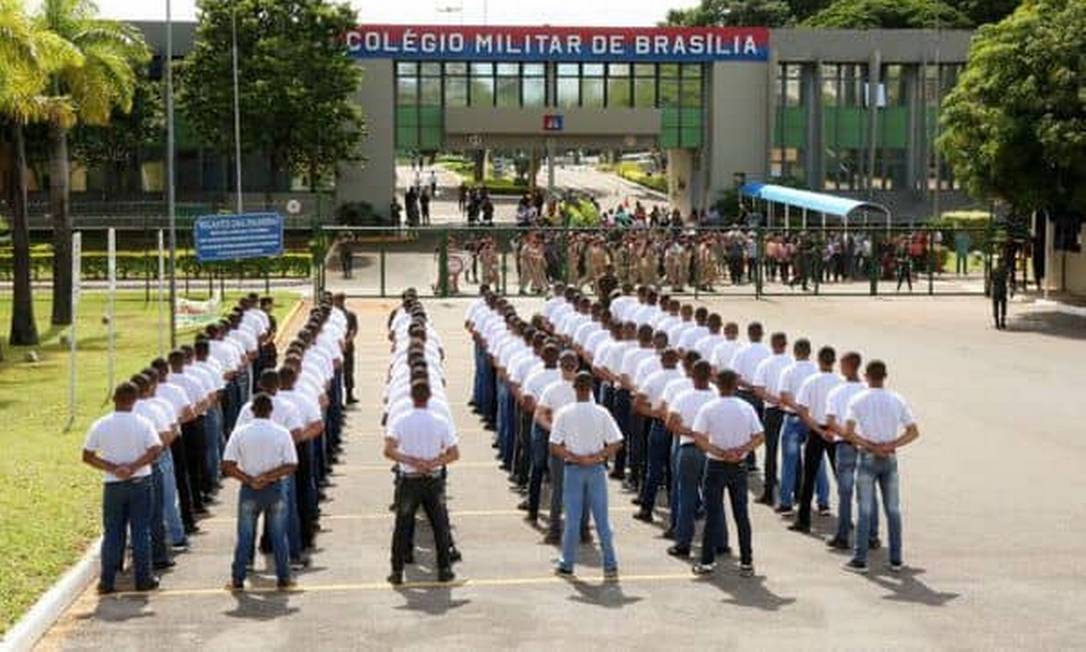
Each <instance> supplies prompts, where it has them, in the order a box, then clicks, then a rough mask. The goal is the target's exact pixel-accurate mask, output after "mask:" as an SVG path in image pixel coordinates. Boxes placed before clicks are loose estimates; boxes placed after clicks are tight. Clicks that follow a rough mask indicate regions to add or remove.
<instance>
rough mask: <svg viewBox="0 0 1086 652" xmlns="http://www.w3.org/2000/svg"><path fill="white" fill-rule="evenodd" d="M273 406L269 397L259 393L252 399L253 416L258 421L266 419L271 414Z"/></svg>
mask: <svg viewBox="0 0 1086 652" xmlns="http://www.w3.org/2000/svg"><path fill="white" fill-rule="evenodd" d="M274 405H275V404H274V403H273V402H272V398H271V396H268V395H267V394H265V393H264V392H260V393H259V394H257V395H256V396H254V397H253V405H252V411H253V416H254V417H256V418H258V419H267V418H268V415H270V414H271V413H272V408H273V406H274Z"/></svg>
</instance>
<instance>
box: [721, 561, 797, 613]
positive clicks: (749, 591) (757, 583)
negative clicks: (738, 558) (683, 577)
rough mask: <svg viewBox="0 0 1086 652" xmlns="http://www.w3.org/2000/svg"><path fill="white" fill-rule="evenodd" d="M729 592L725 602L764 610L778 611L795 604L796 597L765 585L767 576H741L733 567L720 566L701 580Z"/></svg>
mask: <svg viewBox="0 0 1086 652" xmlns="http://www.w3.org/2000/svg"><path fill="white" fill-rule="evenodd" d="M701 581H703V582H705V583H706V584H710V585H712V586H715V587H716V588H718V589H720V590H721V591H722V592H724V593H727V594H729V596H730V597H728V598H727V599H725V600H724V603H725V604H733V605H735V606H737V607H750V608H752V609H761V610H762V611H778V610H780V609H781V608H782V607H787V606H788V605H791V604H794V603H795V602H796V599H795V598H789V597H784V596H780V595H777V594H776V593H774V592H773V591H770V590H769V588H768V587H766V585H765V576H764V575H756V576H754V577H740V576H739V575H738V574H736V572H735V571H734V570H733V569H731V568H726V567H725V568H720V567H719V566H718V568H717V571H716V572H715V573H714V574H713V575H712V577H711V578H709V579H705V580H701Z"/></svg>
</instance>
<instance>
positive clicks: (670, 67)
mask: <svg viewBox="0 0 1086 652" xmlns="http://www.w3.org/2000/svg"><path fill="white" fill-rule="evenodd" d="M660 76H661V77H678V76H679V64H677V63H661V64H660Z"/></svg>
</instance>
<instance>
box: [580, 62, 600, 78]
mask: <svg viewBox="0 0 1086 652" xmlns="http://www.w3.org/2000/svg"><path fill="white" fill-rule="evenodd" d="M581 74H582V75H584V76H585V77H603V64H602V63H586V64H584V65H582V66H581Z"/></svg>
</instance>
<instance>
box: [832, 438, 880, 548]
mask: <svg viewBox="0 0 1086 652" xmlns="http://www.w3.org/2000/svg"><path fill="white" fill-rule="evenodd" d="M858 460H859V455H858V454H857V452H856V447H855V446H853V445H852V444H850V443H848V442H846V441H839V442H837V503H838V505H837V536H836V538H837V539H839V540H841V541H848V540H849V535H851V534H852V488H853V487H854V486H856V464H857V462H858ZM878 536H879V511H878V510H877V509H873V510H871V532H870V534H869V535H868V540H871V539H876V538H878Z"/></svg>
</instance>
